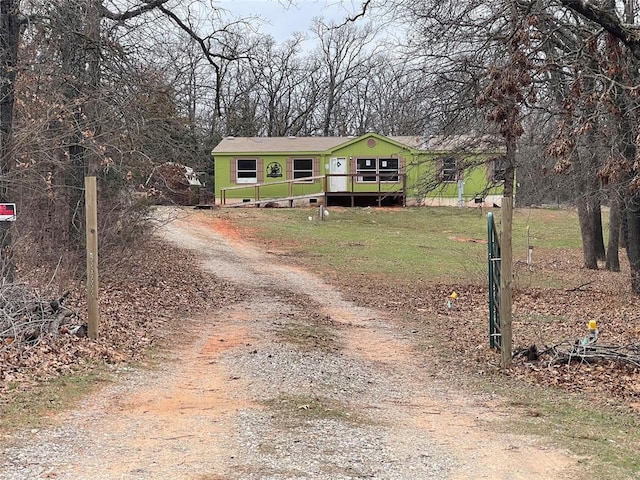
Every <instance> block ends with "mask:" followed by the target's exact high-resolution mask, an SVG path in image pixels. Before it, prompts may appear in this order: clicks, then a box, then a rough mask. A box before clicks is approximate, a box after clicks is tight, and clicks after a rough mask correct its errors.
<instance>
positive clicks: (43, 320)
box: [0, 283, 77, 351]
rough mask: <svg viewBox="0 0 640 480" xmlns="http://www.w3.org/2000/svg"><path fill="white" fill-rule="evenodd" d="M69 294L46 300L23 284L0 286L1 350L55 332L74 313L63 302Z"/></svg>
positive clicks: (33, 341)
mask: <svg viewBox="0 0 640 480" xmlns="http://www.w3.org/2000/svg"><path fill="white" fill-rule="evenodd" d="M68 296H69V292H65V293H64V294H63V295H61V296H60V297H59V298H56V299H54V300H47V299H43V298H41V297H40V296H39V294H38V292H37V291H36V290H35V289H33V288H31V287H29V286H28V285H25V284H14V283H11V284H5V285H2V286H0V351H2V350H3V349H5V348H9V347H10V346H11V347H12V348H14V347H16V346H21V345H23V344H25V343H26V344H33V343H37V342H38V341H39V340H40V338H42V337H43V336H44V335H53V336H56V335H58V334H59V332H60V328H61V326H62V325H64V324H67V323H70V322H69V319H71V318H74V317H77V315H76V313H75V312H73V311H72V310H70V309H68V308H66V307H65V306H64V305H63V302H64V300H65V299H66V298H67V297H68Z"/></svg>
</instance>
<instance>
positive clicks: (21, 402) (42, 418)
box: [0, 373, 110, 433]
mask: <svg viewBox="0 0 640 480" xmlns="http://www.w3.org/2000/svg"><path fill="white" fill-rule="evenodd" d="M109 381H110V377H109V376H108V375H107V374H106V373H89V374H86V373H75V374H72V375H64V376H61V377H57V378H54V379H52V380H49V381H46V382H44V383H42V384H40V385H37V386H35V387H33V388H32V389H30V390H29V391H16V392H14V393H10V394H9V395H8V397H7V398H6V401H5V402H4V403H2V404H0V431H2V432H3V433H11V432H16V431H19V430H22V429H34V428H42V427H45V426H47V425H49V424H51V422H52V419H53V416H54V415H55V414H56V413H59V412H61V411H64V410H68V409H69V408H72V407H73V406H74V405H76V404H77V402H78V401H79V400H81V399H82V398H84V397H85V396H86V395H87V394H89V393H91V392H94V391H95V390H97V389H98V388H101V387H102V386H103V385H104V384H105V382H109Z"/></svg>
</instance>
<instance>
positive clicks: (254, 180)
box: [236, 158, 258, 184]
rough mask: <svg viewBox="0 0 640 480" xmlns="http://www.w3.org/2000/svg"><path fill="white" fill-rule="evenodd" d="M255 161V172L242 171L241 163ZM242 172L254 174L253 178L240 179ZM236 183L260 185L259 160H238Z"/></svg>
mask: <svg viewBox="0 0 640 480" xmlns="http://www.w3.org/2000/svg"><path fill="white" fill-rule="evenodd" d="M243 161H253V162H255V169H254V170H240V165H239V164H240V162H243ZM240 172H254V173H255V175H254V176H253V177H246V178H240ZM236 183H237V184H254V183H258V159H257V158H236Z"/></svg>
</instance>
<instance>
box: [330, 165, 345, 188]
mask: <svg viewBox="0 0 640 480" xmlns="http://www.w3.org/2000/svg"><path fill="white" fill-rule="evenodd" d="M329 173H330V174H332V175H334V174H336V175H340V176H336V177H333V176H332V177H329V191H330V192H346V191H347V176H346V173H347V159H346V158H332V159H330V163H329ZM342 175H344V176H342Z"/></svg>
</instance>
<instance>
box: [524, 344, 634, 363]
mask: <svg viewBox="0 0 640 480" xmlns="http://www.w3.org/2000/svg"><path fill="white" fill-rule="evenodd" d="M532 348H533V349H535V345H533V346H531V347H529V348H528V349H521V350H518V351H516V353H517V355H519V356H526V354H525V352H527V351H531V349H532ZM536 353H537V358H538V359H542V358H543V357H550V358H549V359H548V360H545V361H546V362H547V364H548V366H553V365H569V364H571V363H572V362H579V363H588V364H592V363H597V362H601V361H610V362H620V363H626V364H629V365H633V366H634V367H638V368H640V345H599V344H597V343H595V342H591V343H587V344H583V343H582V342H581V341H579V340H575V341H568V340H567V341H563V342H560V343H558V344H556V345H552V346H551V347H547V348H545V349H544V350H542V351H538V350H537V349H536ZM514 356H515V355H514ZM528 359H529V360H534V359H533V358H528Z"/></svg>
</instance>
